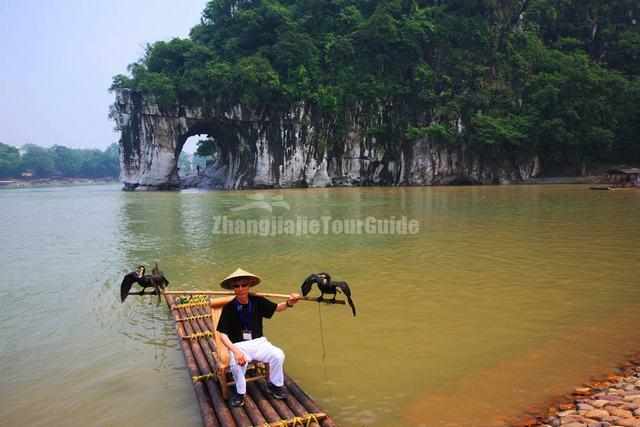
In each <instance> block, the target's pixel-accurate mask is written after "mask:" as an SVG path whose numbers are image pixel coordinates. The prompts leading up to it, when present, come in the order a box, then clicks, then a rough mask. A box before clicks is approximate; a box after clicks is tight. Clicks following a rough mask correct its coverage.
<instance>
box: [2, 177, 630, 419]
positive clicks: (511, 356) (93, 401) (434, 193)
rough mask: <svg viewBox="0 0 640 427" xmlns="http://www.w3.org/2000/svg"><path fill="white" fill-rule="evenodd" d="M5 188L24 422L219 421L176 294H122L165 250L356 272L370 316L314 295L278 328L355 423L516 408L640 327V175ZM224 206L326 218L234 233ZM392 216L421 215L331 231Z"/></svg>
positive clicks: (218, 263)
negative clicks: (172, 307)
mask: <svg viewBox="0 0 640 427" xmlns="http://www.w3.org/2000/svg"><path fill="white" fill-rule="evenodd" d="M0 206H1V208H0V209H1V212H2V219H3V220H2V223H1V224H0V255H1V256H2V257H1V259H2V260H3V261H2V271H3V275H2V277H1V278H0V292H1V295H2V296H3V303H4V304H3V309H2V311H1V312H0V355H1V358H0V371H1V372H2V375H1V377H0V418H1V419H2V420H3V423H6V425H34V426H37V425H82V424H91V425H131V424H142V425H159V426H163V425H167V426H169V425H193V426H196V425H199V424H200V416H199V412H198V408H197V405H196V400H195V396H194V394H193V391H192V386H191V383H190V379H189V377H188V374H187V371H186V369H185V366H184V360H183V357H182V354H181V352H180V350H179V344H178V342H177V339H176V337H175V328H174V326H173V324H172V322H171V321H170V314H169V311H168V309H167V308H166V307H165V306H163V305H161V306H159V307H156V306H155V304H151V305H150V303H149V300H148V299H139V298H138V299H136V298H130V299H129V300H127V301H126V303H125V304H121V303H120V302H119V300H118V294H119V285H120V281H121V279H122V276H123V275H124V274H126V273H127V272H129V271H132V270H133V269H134V268H135V266H136V265H138V264H141V263H142V264H147V265H148V266H149V265H151V264H152V262H153V260H154V259H159V260H160V261H161V267H162V268H163V270H164V271H165V273H166V275H167V276H168V278H169V280H171V288H172V289H186V290H196V289H218V285H217V283H218V282H219V281H220V279H222V278H223V277H224V276H226V275H227V274H228V273H229V272H231V271H233V270H234V269H235V268H237V267H242V268H245V269H247V270H249V271H252V272H254V273H256V274H259V275H260V276H262V277H263V284H262V285H260V290H263V291H271V292H281V293H282V292H285V293H288V292H292V291H296V290H298V289H299V285H300V283H301V282H302V280H303V279H304V278H305V277H306V276H307V275H308V274H310V273H314V272H319V271H328V272H329V273H332V275H333V276H334V277H335V278H336V279H341V280H346V281H347V282H348V283H349V284H350V286H351V288H352V291H353V294H354V300H355V302H356V306H357V309H358V316H357V317H356V318H353V316H352V315H351V313H350V311H349V310H348V309H347V308H345V307H343V306H322V307H320V308H319V307H318V306H317V305H315V304H311V303H300V304H299V305H298V306H296V308H295V309H294V310H291V311H289V312H286V313H282V314H278V315H276V316H275V317H274V319H272V320H270V321H268V322H267V323H266V326H265V328H266V332H267V335H268V336H269V338H270V340H271V341H272V342H274V343H276V344H278V345H279V346H281V347H282V348H283V349H284V350H285V352H286V354H287V360H286V367H285V369H286V371H287V373H288V374H289V375H290V376H291V377H293V378H294V379H295V380H296V381H297V382H298V383H299V384H300V385H301V386H302V387H303V389H304V390H305V391H307V392H308V393H309V394H311V395H312V396H313V397H314V398H315V399H316V400H317V401H318V402H319V403H320V405H321V406H322V407H323V409H325V410H326V411H327V412H329V413H330V414H331V415H333V416H334V417H335V418H336V420H337V421H338V422H339V423H340V424H342V425H373V426H386V425H398V426H400V425H448V426H449V425H450V426H464V425H501V424H503V423H504V422H505V419H507V418H508V417H509V416H513V415H514V414H518V413H519V412H521V411H524V410H526V409H527V408H529V407H531V406H532V405H533V406H535V405H537V404H542V403H543V402H544V401H545V399H548V398H549V397H552V396H555V395H557V394H560V393H565V392H567V391H570V390H571V387H572V386H574V385H576V384H578V383H579V382H580V381H582V380H583V379H585V378H587V377H588V376H590V375H593V374H597V373H599V372H602V371H604V370H606V369H607V368H609V367H611V366H613V365H614V364H615V362H617V361H619V360H620V359H621V358H622V357H624V352H625V351H626V350H627V349H629V348H630V347H631V346H634V345H636V346H637V344H638V343H640V328H638V324H640V304H639V303H638V301H640V283H639V280H638V277H639V276H640V275H639V273H640V267H639V266H640V251H638V248H639V247H640V191H637V190H626V191H616V192H603V191H589V190H588V189H587V187H584V186H485V187H453V188H446V187H418V188H352V189H307V190H285V191H277V190H271V191H235V192H230V191H215V192H198V191H187V192H180V193H164V192H154V193H123V192H121V191H120V190H119V186H111V185H107V186H84V187H83V186H81V187H57V188H24V189H1V190H0ZM222 217H226V218H227V219H229V220H232V221H239V222H240V223H244V221H246V220H269V219H272V218H276V219H278V218H279V219H281V220H283V221H285V220H291V221H296V220H298V221H318V222H319V223H321V227H320V230H319V231H317V232H315V233H314V232H307V233H300V235H295V234H294V235H291V234H285V233H280V232H276V233H275V234H276V235H269V236H261V235H256V234H250V235H246V234H244V235H238V234H223V233H222V230H221V229H215V227H214V226H215V223H216V221H218V220H219V219H220V218H222ZM392 217H393V219H395V220H398V219H402V218H406V219H407V221H409V220H413V221H415V223H414V224H418V230H417V233H416V234H367V233H361V234H344V233H339V231H340V230H339V227H338V228H336V229H332V228H331V226H332V224H333V222H332V221H335V222H337V223H340V224H343V223H344V221H348V220H353V221H357V220H363V221H364V220H366V218H374V219H376V220H378V219H379V220H384V219H389V218H392ZM323 218H325V219H323ZM326 218H330V220H328V219H326ZM323 221H325V223H327V224H329V229H327V230H324V229H322V225H323ZM327 221H329V222H327ZM347 226H348V223H347ZM227 231H229V230H227ZM234 231H236V230H234ZM263 231H264V230H263ZM325 231H326V233H325ZM362 231H365V230H362ZM369 231H371V230H369ZM380 231H384V229H381V230H380ZM413 231H416V230H413ZM314 292H315V291H314ZM320 318H321V319H322V326H323V327H322V329H321V328H320ZM323 344H324V345H323ZM323 354H324V357H323Z"/></svg>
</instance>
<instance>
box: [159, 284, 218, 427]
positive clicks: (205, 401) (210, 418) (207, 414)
mask: <svg viewBox="0 0 640 427" xmlns="http://www.w3.org/2000/svg"><path fill="white" fill-rule="evenodd" d="M165 299H166V300H167V304H168V305H169V306H171V304H173V296H169V295H165ZM172 314H173V316H174V318H177V317H178V311H177V310H175V311H173V313H172ZM176 329H177V331H178V336H184V335H185V330H184V327H183V325H182V323H181V322H176ZM180 345H181V346H182V353H183V354H184V359H185V362H186V363H187V369H188V371H189V374H190V375H191V376H192V377H193V376H196V375H199V374H200V372H199V370H198V365H197V364H196V361H195V358H194V356H193V353H192V352H191V347H190V346H189V343H188V342H187V341H185V340H180ZM193 389H194V391H195V393H196V398H197V400H198V406H199V407H200V414H201V417H202V424H203V425H204V426H205V427H220V423H219V422H218V419H217V418H216V414H215V412H214V411H213V408H212V407H211V405H210V404H209V397H208V396H207V394H206V391H205V390H204V384H202V383H201V382H197V383H194V384H193Z"/></svg>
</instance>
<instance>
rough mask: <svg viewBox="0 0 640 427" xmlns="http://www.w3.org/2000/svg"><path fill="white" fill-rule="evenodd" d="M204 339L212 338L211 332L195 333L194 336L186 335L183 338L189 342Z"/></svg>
mask: <svg viewBox="0 0 640 427" xmlns="http://www.w3.org/2000/svg"><path fill="white" fill-rule="evenodd" d="M205 337H208V338H213V332H211V331H205V332H197V333H195V334H191V335H187V336H186V337H183V338H185V339H187V338H188V339H189V341H195V340H197V339H200V338H205Z"/></svg>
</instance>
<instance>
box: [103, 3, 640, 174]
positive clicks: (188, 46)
mask: <svg viewBox="0 0 640 427" xmlns="http://www.w3.org/2000/svg"><path fill="white" fill-rule="evenodd" d="M639 24H640V6H639V5H638V3H637V2H636V1H635V0H610V1H602V0H588V1H582V2H571V1H567V0H517V1H516V0H503V1H499V2H498V1H495V0H462V1H456V2H446V1H436V0H430V1H426V0H212V1H210V2H209V3H208V4H207V6H206V7H205V9H204V11H203V14H202V20H201V23H200V24H198V25H196V26H195V27H193V28H192V30H191V33H190V37H189V38H188V39H178V38H175V39H173V40H171V41H168V42H165V41H160V42H156V43H154V44H152V45H149V46H148V48H147V51H146V54H145V55H144V57H143V58H141V59H140V60H139V61H137V62H136V63H134V64H132V65H131V66H130V67H129V71H130V76H124V75H117V76H115V77H114V82H113V86H112V88H118V87H121V88H123V87H126V88H131V89H134V90H136V91H141V92H145V93H148V94H151V95H153V96H154V97H155V100H156V102H158V103H159V104H160V105H161V106H165V107H166V106H170V105H173V104H175V103H186V104H195V105H204V106H213V105H231V104H234V103H238V102H241V103H245V104H247V105H249V106H254V107H256V108H264V109H265V111H270V112H273V113H277V112H279V111H286V110H287V109H289V108H291V107H292V106H294V105H296V104H298V103H299V102H301V101H303V102H306V103H308V104H310V105H312V106H314V107H315V108H316V110H317V111H320V112H321V115H322V118H323V119H326V120H324V121H325V122H330V123H335V127H336V129H338V131H337V132H335V133H334V134H335V135H337V136H338V137H339V136H340V132H339V129H341V128H342V129H346V128H347V126H348V121H349V120H353V116H354V112H357V114H358V115H359V116H360V117H372V118H374V119H375V120H372V121H371V122H372V123H373V122H375V123H377V124H376V125H375V126H372V127H371V128H369V129H367V130H366V132H367V133H368V134H369V135H374V136H376V141H378V143H379V144H382V146H383V148H384V149H385V151H389V152H393V151H396V152H398V151H399V150H400V148H399V147H401V145H402V144H411V143H413V141H415V140H417V139H419V138H421V137H423V136H425V135H429V136H430V138H431V141H433V142H434V143H436V144H443V145H448V146H465V147H468V148H470V149H472V150H474V152H476V153H479V154H481V155H484V156H487V157H489V158H491V159H494V160H496V161H501V160H513V159H517V158H521V157H530V156H531V155H538V156H540V158H541V160H542V164H543V168H544V171H545V172H546V173H574V172H577V171H578V170H579V169H580V168H581V167H582V165H583V164H585V163H586V164H593V163H595V164H598V163H612V162H626V163H631V162H640V141H639V139H640V28H639ZM326 143H328V144H330V145H331V144H339V143H340V142H339V138H337V137H336V141H326Z"/></svg>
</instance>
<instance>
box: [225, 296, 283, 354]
mask: <svg viewBox="0 0 640 427" xmlns="http://www.w3.org/2000/svg"><path fill="white" fill-rule="evenodd" d="M249 306H251V312H250V313H249ZM238 307H241V308H242V315H241V314H240V312H239V310H238ZM277 307H278V304H276V303H274V302H271V301H269V300H268V299H266V298H264V297H256V296H253V295H249V304H240V303H238V302H237V299H236V298H234V299H233V300H231V301H230V302H228V303H227V304H226V305H225V306H224V307H223V308H222V313H221V314H220V320H218V327H217V328H216V329H217V331H218V332H222V333H224V334H227V336H229V339H230V340H231V342H233V343H236V342H240V341H243V339H242V330H243V329H244V328H245V326H244V324H243V316H244V320H246V321H247V323H248V327H249V330H251V339H256V338H260V337H261V336H262V318H263V317H266V318H267V319H271V316H273V313H275V311H276V308H277ZM247 313H248V317H247Z"/></svg>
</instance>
